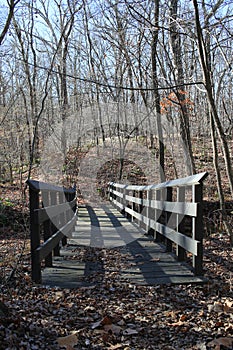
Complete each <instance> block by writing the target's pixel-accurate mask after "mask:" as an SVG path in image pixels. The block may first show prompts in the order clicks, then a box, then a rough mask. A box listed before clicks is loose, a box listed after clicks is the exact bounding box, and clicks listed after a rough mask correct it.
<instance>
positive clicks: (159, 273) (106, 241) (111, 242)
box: [42, 204, 205, 288]
mask: <svg viewBox="0 0 233 350" xmlns="http://www.w3.org/2000/svg"><path fill="white" fill-rule="evenodd" d="M103 249H104V250H105V251H106V252H107V251H112V250H114V249H116V250H117V251H118V253H119V254H121V256H122V261H124V262H126V263H124V264H123V267H122V268H120V269H119V267H114V266H113V267H112V266H111V267H109V266H107V264H105V263H104V262H103V261H102V262H101V261H99V259H98V257H97V256H96V259H95V258H94V259H93V256H92V258H91V259H90V254H88V250H89V251H90V250H91V251H92V254H93V251H95V250H96V251H97V252H98V251H99V252H101V250H103ZM109 273H115V275H116V274H117V278H118V280H119V281H122V283H124V282H125V283H135V284H140V285H156V284H170V283H172V284H187V283H188V284H189V283H203V282H204V281H205V280H204V278H202V277H197V276H194V274H193V273H192V271H191V268H190V267H189V266H187V265H186V264H184V263H181V262H178V261H177V260H176V259H175V258H174V256H173V255H172V254H171V253H166V252H165V251H164V247H162V246H161V245H159V244H157V243H155V242H154V241H153V238H152V237H150V236H147V235H145V232H144V231H143V230H142V229H141V228H139V227H138V226H137V225H136V224H135V223H132V222H129V221H128V220H127V219H126V218H125V217H124V216H123V215H122V214H120V213H119V211H117V210H116V209H115V208H113V207H112V206H111V204H106V205H102V206H101V207H96V208H95V207H91V206H87V207H82V208H79V214H78V221H77V226H76V227H75V231H74V232H73V233H72V236H71V237H70V238H69V239H68V245H67V246H66V247H64V248H63V249H62V250H61V256H60V257H55V258H54V261H53V267H52V268H46V269H44V271H43V273H42V276H43V277H42V282H43V284H46V285H50V286H60V287H64V288H73V287H74V288H75V287H80V286H89V285H93V284H97V283H99V281H101V278H100V276H102V277H104V276H107V275H108V274H109ZM95 276H96V279H95ZM102 280H103V279H102Z"/></svg>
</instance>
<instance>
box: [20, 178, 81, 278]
mask: <svg viewBox="0 0 233 350" xmlns="http://www.w3.org/2000/svg"><path fill="white" fill-rule="evenodd" d="M27 184H28V186H29V196H30V236H31V237H30V238H31V265H32V280H33V281H34V282H36V283H41V262H42V261H43V260H45V266H46V267H52V264H53V262H52V257H53V255H54V256H59V255H60V245H65V244H66V243H67V238H66V235H67V234H69V232H71V231H72V230H73V227H74V225H75V222H76V211H77V206H76V189H75V188H72V189H65V188H63V187H59V186H54V185H51V184H47V183H45V182H41V181H35V180H27Z"/></svg>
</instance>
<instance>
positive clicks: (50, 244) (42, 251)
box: [36, 214, 77, 261]
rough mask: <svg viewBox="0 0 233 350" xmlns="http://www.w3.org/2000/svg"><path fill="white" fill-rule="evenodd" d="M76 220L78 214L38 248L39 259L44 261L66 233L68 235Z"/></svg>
mask: <svg viewBox="0 0 233 350" xmlns="http://www.w3.org/2000/svg"><path fill="white" fill-rule="evenodd" d="M76 220H77V215H76V214H75V215H74V216H73V218H72V219H71V220H70V221H69V222H68V223H66V225H64V226H63V227H62V228H61V229H60V230H59V231H57V232H55V233H54V234H53V235H52V236H51V237H50V238H49V239H48V240H47V241H46V242H44V243H43V244H41V245H40V246H39V247H38V248H37V249H36V254H37V256H38V259H39V261H42V260H43V259H44V258H45V257H46V256H47V255H49V253H50V252H51V251H52V250H53V249H54V248H55V247H56V246H57V245H58V244H59V242H60V240H61V239H62V238H63V237H64V235H67V234H68V233H69V232H70V230H71V229H72V227H73V226H74V223H75V222H76Z"/></svg>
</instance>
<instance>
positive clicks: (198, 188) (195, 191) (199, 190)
mask: <svg viewBox="0 0 233 350" xmlns="http://www.w3.org/2000/svg"><path fill="white" fill-rule="evenodd" d="M202 200H203V184H202V182H201V183H200V184H198V185H192V201H193V202H196V203H198V206H197V216H196V217H193V218H192V235H193V239H195V240H197V241H199V242H200V243H199V244H198V252H197V256H195V255H193V267H194V273H195V275H199V276H202V275H203V266H202V263H203V213H202V205H203V204H202Z"/></svg>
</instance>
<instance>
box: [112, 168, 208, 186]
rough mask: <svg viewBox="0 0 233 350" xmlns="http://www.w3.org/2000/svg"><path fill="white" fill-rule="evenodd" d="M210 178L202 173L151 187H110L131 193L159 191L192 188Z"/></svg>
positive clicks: (114, 184)
mask: <svg viewBox="0 0 233 350" xmlns="http://www.w3.org/2000/svg"><path fill="white" fill-rule="evenodd" d="M207 176H208V173H207V172H202V173H199V174H195V175H192V176H187V177H184V178H181V179H176V180H169V181H166V182H163V183H160V184H156V185H150V186H136V185H122V184H117V183H115V182H110V183H109V185H110V186H114V187H116V188H125V189H127V190H131V191H147V190H151V189H153V190H157V189H162V188H167V187H180V186H192V185H196V184H199V183H201V182H202V181H204V180H205V178H206V177H207Z"/></svg>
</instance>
